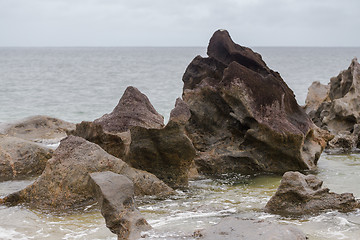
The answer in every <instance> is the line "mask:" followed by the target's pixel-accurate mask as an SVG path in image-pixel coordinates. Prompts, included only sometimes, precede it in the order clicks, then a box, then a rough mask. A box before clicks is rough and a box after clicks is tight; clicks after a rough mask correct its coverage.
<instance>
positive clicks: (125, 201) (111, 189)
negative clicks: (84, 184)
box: [90, 171, 151, 240]
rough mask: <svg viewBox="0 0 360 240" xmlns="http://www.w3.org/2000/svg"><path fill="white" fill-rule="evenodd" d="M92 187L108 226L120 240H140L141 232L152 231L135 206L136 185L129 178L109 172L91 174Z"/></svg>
mask: <svg viewBox="0 0 360 240" xmlns="http://www.w3.org/2000/svg"><path fill="white" fill-rule="evenodd" d="M90 185H91V186H92V189H93V190H94V195H95V196H96V199H97V201H98V202H99V205H100V208H101V214H102V215H103V217H104V218H105V222H106V226H107V227H108V228H109V229H110V231H111V232H112V233H115V234H116V235H117V236H118V239H119V240H120V239H121V240H126V239H129V240H131V239H133V240H135V239H139V238H140V233H141V231H147V230H150V229H151V226H150V225H149V224H148V223H147V221H146V220H145V219H144V218H143V217H142V216H141V213H140V212H139V211H138V210H137V208H136V206H135V200H134V184H133V183H132V182H131V181H130V179H129V178H127V177H125V176H123V175H119V174H116V173H113V172H109V171H106V172H97V173H91V174H90Z"/></svg>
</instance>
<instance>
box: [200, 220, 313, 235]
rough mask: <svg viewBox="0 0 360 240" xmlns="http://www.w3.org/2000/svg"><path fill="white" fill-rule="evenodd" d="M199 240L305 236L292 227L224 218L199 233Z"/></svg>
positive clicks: (262, 221)
mask: <svg viewBox="0 0 360 240" xmlns="http://www.w3.org/2000/svg"><path fill="white" fill-rule="evenodd" d="M197 235H200V236H201V237H199V239H204V240H218V239H229V240H234V239H243V240H269V239H274V240H275V239H276V240H305V239H307V238H306V235H305V234H304V233H303V232H302V231H301V230H299V229H297V228H295V227H293V226H286V225H281V224H274V223H271V222H267V221H264V220H261V221H259V220H258V221H255V220H249V219H241V218H238V217H226V218H224V219H223V220H221V221H220V223H218V224H216V225H214V226H211V227H209V228H208V229H205V230H204V231H201V232H200V233H198V234H197Z"/></svg>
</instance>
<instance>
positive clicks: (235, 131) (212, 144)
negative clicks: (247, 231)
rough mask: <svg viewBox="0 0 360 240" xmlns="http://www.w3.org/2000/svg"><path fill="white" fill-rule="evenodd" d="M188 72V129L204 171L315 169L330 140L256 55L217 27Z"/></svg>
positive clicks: (284, 85) (280, 80)
mask: <svg viewBox="0 0 360 240" xmlns="http://www.w3.org/2000/svg"><path fill="white" fill-rule="evenodd" d="M208 56H209V57H208V58H202V57H200V56H197V57H196V58H195V59H194V60H193V61H192V62H191V63H190V65H189V66H188V67H187V69H186V72H185V73H184V76H183V82H184V89H183V100H184V102H185V103H186V104H187V105H188V106H189V108H190V112H191V118H190V119H189V123H188V124H187V125H186V131H187V134H188V136H189V137H190V139H191V140H192V142H193V144H194V146H195V148H196V150H197V157H196V160H195V161H196V164H197V166H198V169H199V170H200V171H201V172H203V173H206V174H217V173H226V172H238V173H243V174H253V173H258V172H274V173H283V172H285V171H288V170H300V169H315V168H316V164H317V160H318V158H319V156H320V154H321V152H322V150H323V148H324V147H325V145H326V141H327V139H324V134H323V133H321V132H320V131H319V129H318V127H316V126H315V125H314V124H313V123H312V121H311V119H310V118H309V117H308V116H307V114H306V113H305V112H304V110H303V109H302V108H301V107H300V106H299V105H298V104H297V102H296V100H295V96H294V93H293V92H292V91H291V89H290V88H289V87H288V86H287V85H286V83H285V82H284V81H283V80H282V78H281V77H280V74H279V73H277V72H274V71H272V70H271V69H269V68H268V67H267V66H266V64H265V62H264V61H263V60H262V58H261V56H260V55H259V54H258V53H255V52H253V51H252V50H251V49H249V48H246V47H243V46H240V45H237V44H235V43H234V42H233V41H232V40H231V38H230V36H229V33H228V32H227V31H224V30H223V31H217V32H215V33H214V35H213V36H212V38H211V40H210V43H209V46H208Z"/></svg>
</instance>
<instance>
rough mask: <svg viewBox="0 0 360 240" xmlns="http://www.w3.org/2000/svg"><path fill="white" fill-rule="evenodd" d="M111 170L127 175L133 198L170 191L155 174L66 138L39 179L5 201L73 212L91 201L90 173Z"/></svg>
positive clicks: (76, 139) (76, 140)
mask: <svg viewBox="0 0 360 240" xmlns="http://www.w3.org/2000/svg"><path fill="white" fill-rule="evenodd" d="M102 171H112V172H114V173H118V174H122V175H124V176H127V177H128V178H129V179H130V180H131V181H132V182H133V183H134V185H135V194H136V195H159V196H166V195H169V194H171V193H172V189H171V188H170V187H168V186H167V185H166V184H164V183H163V182H162V181H160V180H159V179H158V178H156V177H155V176H154V175H152V174H150V173H147V172H144V171H140V170H136V169H133V168H131V167H130V166H129V165H127V164H126V163H125V162H123V161H122V160H120V159H118V158H116V157H114V156H112V155H110V154H108V153H106V152H105V151H104V150H103V149H102V148H100V147H99V146H98V145H96V144H94V143H91V142H88V141H86V140H85V139H83V138H80V137H75V136H69V137H67V138H65V139H64V140H62V141H61V143H60V146H59V147H58V148H57V149H56V151H55V152H54V155H53V157H52V158H51V159H50V160H48V162H47V164H46V167H45V170H44V171H43V173H42V174H41V176H40V177H39V178H38V179H37V180H36V181H35V182H34V183H33V184H31V185H29V186H28V187H26V188H25V189H23V190H21V191H19V192H16V193H13V194H10V195H8V196H6V197H5V198H4V200H3V201H4V202H5V203H8V204H17V203H21V202H24V203H26V204H28V205H30V206H32V207H35V208H44V209H47V208H49V209H55V210H56V209H59V210H62V209H72V208H76V207H77V206H83V205H84V204H89V203H90V202H93V201H94V197H93V195H92V193H91V188H90V187H89V181H90V176H89V173H92V172H102Z"/></svg>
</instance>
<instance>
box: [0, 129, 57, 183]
mask: <svg viewBox="0 0 360 240" xmlns="http://www.w3.org/2000/svg"><path fill="white" fill-rule="evenodd" d="M52 153H53V150H51V149H49V148H46V147H44V146H41V145H39V144H36V143H34V142H30V141H27V140H23V139H20V138H16V137H9V136H5V135H0V181H6V180H14V179H24V178H27V177H33V176H38V175H40V174H41V173H42V171H43V170H44V168H45V165H46V162H47V161H48V159H50V158H51V156H52Z"/></svg>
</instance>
